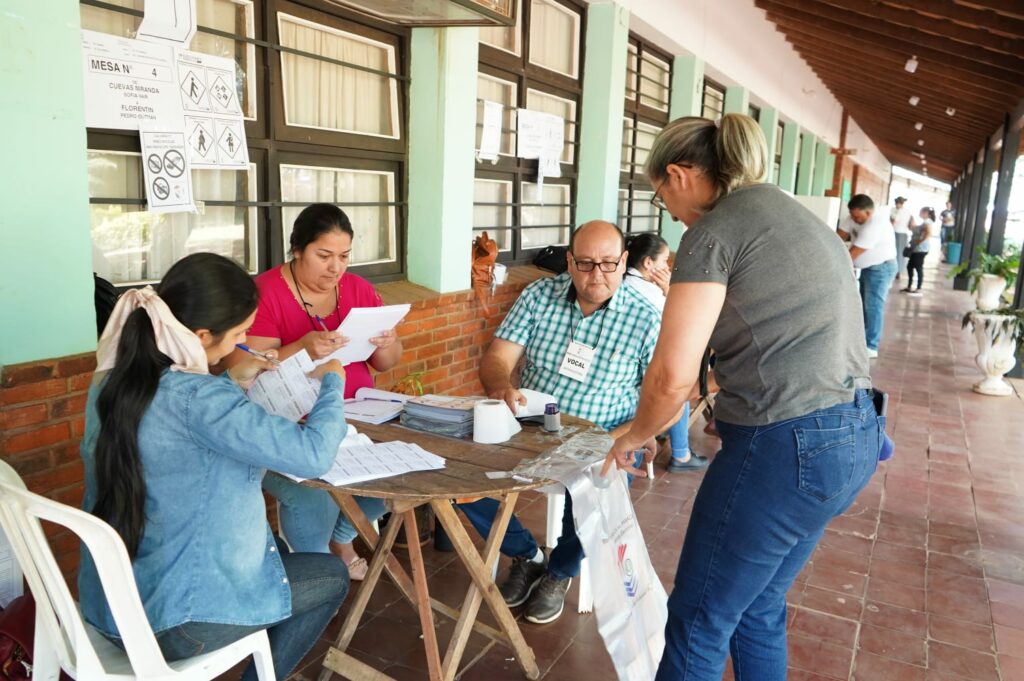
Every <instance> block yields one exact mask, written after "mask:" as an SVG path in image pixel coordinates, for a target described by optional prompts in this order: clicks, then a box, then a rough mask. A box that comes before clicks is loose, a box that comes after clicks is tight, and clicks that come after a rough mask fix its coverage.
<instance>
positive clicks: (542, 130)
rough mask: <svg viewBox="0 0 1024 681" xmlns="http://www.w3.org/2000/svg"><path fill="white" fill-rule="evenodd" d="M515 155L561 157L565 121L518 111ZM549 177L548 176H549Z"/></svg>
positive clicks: (523, 110) (545, 114) (525, 110)
mask: <svg viewBox="0 0 1024 681" xmlns="http://www.w3.org/2000/svg"><path fill="white" fill-rule="evenodd" d="M516 121H517V125H516V143H517V147H516V155H517V156H519V157H520V158H544V157H551V156H554V157H555V158H558V157H560V156H561V155H562V147H563V146H564V144H565V121H564V120H563V119H561V118H559V117H558V116H555V115H554V114H549V113H543V112H541V111H533V110H531V109H519V110H518V112H517V115H516ZM549 176H550V175H549Z"/></svg>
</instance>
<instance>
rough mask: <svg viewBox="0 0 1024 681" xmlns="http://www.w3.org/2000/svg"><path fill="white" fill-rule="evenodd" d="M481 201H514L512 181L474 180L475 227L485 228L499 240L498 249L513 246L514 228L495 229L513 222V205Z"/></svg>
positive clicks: (475, 228)
mask: <svg viewBox="0 0 1024 681" xmlns="http://www.w3.org/2000/svg"><path fill="white" fill-rule="evenodd" d="M479 203H512V183H511V182H509V181H505V180H481V179H477V180H475V181H474V182H473V204H474V205H473V228H474V230H475V231H476V232H480V231H481V230H480V229H478V228H483V229H484V230H486V231H487V235H488V236H490V237H491V238H492V239H494V240H495V241H497V242H498V249H499V250H502V251H508V250H511V248H512V230H508V229H500V230H499V229H495V228H494V227H495V225H498V226H505V225H511V224H512V206H480V205H476V204H479Z"/></svg>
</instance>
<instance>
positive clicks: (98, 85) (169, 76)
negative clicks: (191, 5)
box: [82, 31, 182, 130]
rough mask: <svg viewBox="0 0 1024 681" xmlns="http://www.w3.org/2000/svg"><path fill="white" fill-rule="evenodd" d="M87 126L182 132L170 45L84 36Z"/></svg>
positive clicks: (84, 33)
mask: <svg viewBox="0 0 1024 681" xmlns="http://www.w3.org/2000/svg"><path fill="white" fill-rule="evenodd" d="M82 71H83V75H84V86H85V125H86V127H89V128H107V129H113V130H138V129H139V124H140V123H147V124H151V125H152V126H153V127H156V128H159V129H162V130H180V129H181V117H182V109H181V99H180V98H179V96H178V80H177V74H176V72H175V69H174V52H173V49H172V48H171V47H170V46H169V45H160V44H156V43H147V42H143V41H141V40H132V39H131V38H120V37H118V36H115V35H109V34H107V33H98V32H96V31H82Z"/></svg>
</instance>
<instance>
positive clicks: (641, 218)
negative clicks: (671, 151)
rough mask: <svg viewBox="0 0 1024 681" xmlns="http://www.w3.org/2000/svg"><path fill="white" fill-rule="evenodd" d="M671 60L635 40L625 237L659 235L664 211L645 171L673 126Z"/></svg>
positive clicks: (622, 184)
mask: <svg viewBox="0 0 1024 681" xmlns="http://www.w3.org/2000/svg"><path fill="white" fill-rule="evenodd" d="M671 63H672V62H671V60H670V58H669V57H668V56H667V55H666V54H665V53H662V52H660V51H658V50H657V48H656V47H654V46H653V45H651V44H649V43H647V42H646V41H644V40H642V39H641V38H639V37H637V36H632V35H631V36H630V39H629V52H628V54H627V59H626V104H625V109H624V115H623V119H622V157H621V163H620V166H619V170H620V175H619V215H618V224H619V228H620V229H622V231H623V232H626V233H632V232H657V231H659V230H660V228H661V211H659V210H658V209H656V208H655V207H654V205H653V204H651V199H652V198H654V188H653V187H652V186H651V184H650V182H648V180H647V174H646V173H645V172H644V165H645V164H646V163H647V157H648V155H650V152H651V148H652V147H653V146H654V140H655V139H656V138H657V136H658V133H660V132H661V130H662V128H664V127H665V125H667V124H668V108H669V95H670V89H669V88H670V84H671V82H672V67H671Z"/></svg>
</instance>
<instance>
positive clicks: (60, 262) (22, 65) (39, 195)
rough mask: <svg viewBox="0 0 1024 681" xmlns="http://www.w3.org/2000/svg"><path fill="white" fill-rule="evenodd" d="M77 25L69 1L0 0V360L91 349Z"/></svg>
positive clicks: (92, 327)
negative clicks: (2, 168) (0, 164)
mask: <svg viewBox="0 0 1024 681" xmlns="http://www.w3.org/2000/svg"><path fill="white" fill-rule="evenodd" d="M80 28H81V26H80V24H79V6H78V3H77V2H74V1H73V0H60V1H59V2H52V1H51V2H33V1H31V0H0V35H3V36H4V41H5V44H4V47H3V49H2V50H0V119H2V120H3V121H4V125H5V126H6V127H7V134H5V135H3V136H2V137H0V158H3V159H4V160H5V163H6V164H7V167H8V170H9V172H7V173H5V174H4V178H5V179H4V181H3V182H0V205H2V206H3V210H2V211H0V253H2V254H3V267H0V320H3V321H2V322H0V365H8V364H18V363H21V362H30V361H33V360H40V359H50V358H56V357H65V356H67V355H73V354H77V353H81V352H88V351H90V350H93V349H94V348H95V347H96V312H95V306H94V303H93V283H92V255H91V253H92V247H91V243H90V237H89V169H88V166H87V163H86V141H85V101H84V98H83V94H82V93H83V86H82V47H81V46H82V38H81V34H80V32H79V30H80ZM44 46H45V47H44Z"/></svg>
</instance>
